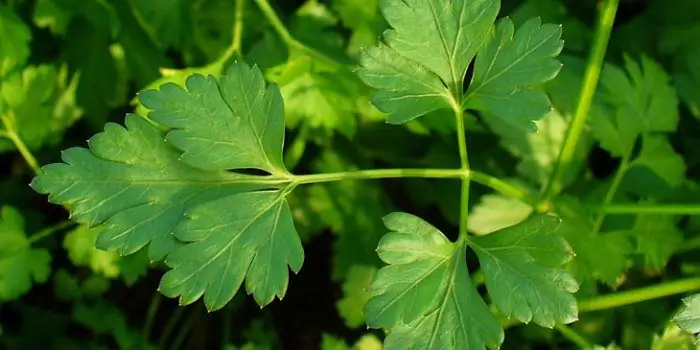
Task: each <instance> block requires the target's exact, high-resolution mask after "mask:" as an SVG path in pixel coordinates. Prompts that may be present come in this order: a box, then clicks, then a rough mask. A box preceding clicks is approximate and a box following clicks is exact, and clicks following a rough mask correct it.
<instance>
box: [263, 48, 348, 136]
mask: <svg viewBox="0 0 700 350" xmlns="http://www.w3.org/2000/svg"><path fill="white" fill-rule="evenodd" d="M315 66H318V64H317V62H315V60H314V59H313V58H311V57H309V56H306V55H299V56H297V57H294V58H290V60H289V61H288V62H286V63H284V64H283V65H281V66H278V67H274V68H272V69H271V70H270V71H269V74H268V77H269V79H270V81H271V82H274V83H277V84H278V85H279V86H280V91H281V93H282V96H284V101H285V104H284V107H285V115H286V117H287V119H286V120H287V123H288V126H289V127H292V128H296V127H298V126H300V124H302V123H303V124H304V125H305V126H309V127H312V128H319V127H323V128H325V129H327V130H338V131H339V132H340V133H342V134H343V135H345V136H346V137H348V138H352V136H353V135H354V134H355V130H356V128H357V120H356V117H355V114H354V112H355V110H356V107H355V100H356V99H357V97H358V96H357V95H358V94H359V89H360V88H359V84H357V82H356V80H357V78H356V77H355V76H354V75H351V74H350V73H351V72H349V71H347V72H346V69H345V68H342V67H341V68H335V69H330V70H329V69H318V68H317V67H315ZM345 73H346V74H345Z"/></svg>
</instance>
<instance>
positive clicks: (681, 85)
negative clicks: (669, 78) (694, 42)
mask: <svg viewBox="0 0 700 350" xmlns="http://www.w3.org/2000/svg"><path fill="white" fill-rule="evenodd" d="M677 61H678V63H677V64H676V66H677V68H676V72H675V73H674V74H673V82H674V85H675V86H676V89H678V94H679V95H680V97H681V98H682V99H683V102H685V104H686V105H687V106H688V109H690V112H691V114H692V115H693V116H694V117H695V118H698V119H700V49H696V50H695V51H693V52H691V53H688V54H686V55H682V56H681V57H679V58H678V59H677Z"/></svg>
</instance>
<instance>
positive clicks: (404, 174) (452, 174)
mask: <svg viewBox="0 0 700 350" xmlns="http://www.w3.org/2000/svg"><path fill="white" fill-rule="evenodd" d="M469 176H470V174H469V172H468V171H466V172H465V171H464V170H462V169H371V170H356V171H343V172H337V173H325V174H310V175H293V178H292V184H293V185H304V184H312V183H320V182H333V181H342V180H370V179H390V178H434V179H461V178H469Z"/></svg>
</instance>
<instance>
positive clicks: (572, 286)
mask: <svg viewBox="0 0 700 350" xmlns="http://www.w3.org/2000/svg"><path fill="white" fill-rule="evenodd" d="M560 223H561V220H560V219H558V218H556V217H554V216H548V215H537V216H533V217H531V218H529V219H527V220H525V221H523V222H521V223H519V224H517V225H515V226H511V227H507V228H504V229H502V230H500V231H497V232H494V233H491V234H488V235H485V236H478V237H472V238H470V239H469V241H470V243H469V244H470V246H471V247H472V249H474V251H475V252H476V254H477V255H478V256H479V263H480V265H481V270H482V271H483V273H484V277H485V280H486V288H487V289H488V291H489V295H490V296H491V299H492V300H493V303H494V304H495V305H496V307H497V308H498V310H499V311H500V312H501V313H503V314H504V315H505V316H506V317H509V318H510V317H514V318H515V319H517V320H519V321H521V322H524V323H528V322H530V321H531V320H532V321H534V322H535V323H537V324H539V325H541V326H543V327H548V328H552V327H554V325H555V324H556V323H564V324H566V323H571V322H574V321H576V320H578V306H577V304H576V299H575V298H574V296H573V293H575V292H576V291H578V287H579V286H578V283H577V282H576V280H575V279H574V277H573V276H572V275H571V274H570V273H569V272H568V271H566V270H565V269H563V268H562V267H561V265H564V264H566V263H568V262H569V261H571V259H573V257H574V252H573V250H572V249H571V247H570V246H569V244H568V243H567V242H566V241H565V240H564V239H563V238H562V237H561V236H559V235H558V234H557V230H558V229H559V226H560Z"/></svg>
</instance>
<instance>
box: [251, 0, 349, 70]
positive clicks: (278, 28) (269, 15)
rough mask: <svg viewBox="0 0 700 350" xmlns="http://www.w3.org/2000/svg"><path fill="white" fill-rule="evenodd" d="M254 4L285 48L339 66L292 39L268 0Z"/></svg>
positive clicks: (258, 0)
mask: <svg viewBox="0 0 700 350" xmlns="http://www.w3.org/2000/svg"><path fill="white" fill-rule="evenodd" d="M255 3H256V4H257V5H258V8H260V12H262V14H263V16H264V17H265V19H267V21H268V22H269V23H270V24H271V25H272V28H273V29H274V30H275V32H277V35H279V36H280V37H281V38H282V41H283V42H284V44H285V45H286V46H287V48H289V49H290V50H292V49H296V50H299V51H302V52H304V53H305V54H307V55H309V56H313V57H316V58H318V59H320V60H323V61H326V62H327V63H330V64H333V65H339V64H340V63H339V62H338V61H336V60H335V59H333V58H331V57H329V56H326V55H325V54H323V53H321V52H320V51H317V50H315V49H313V48H311V47H309V46H307V45H305V44H303V43H302V42H300V41H299V40H297V39H296V38H294V36H292V34H291V33H290V32H289V30H288V29H287V27H286V26H285V25H284V23H282V20H281V19H280V18H279V16H277V13H276V12H275V10H274V9H273V8H272V6H270V2H269V1H268V0H255Z"/></svg>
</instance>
